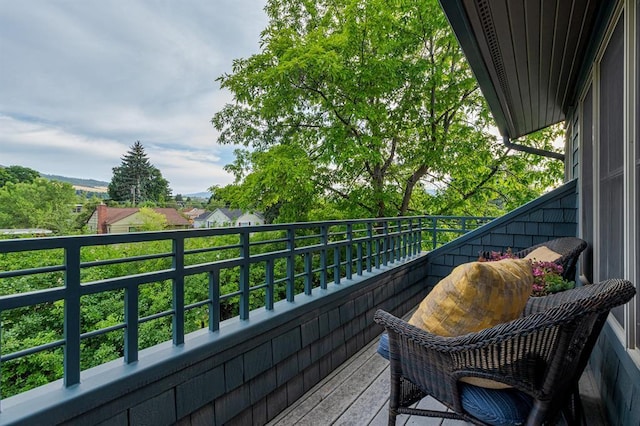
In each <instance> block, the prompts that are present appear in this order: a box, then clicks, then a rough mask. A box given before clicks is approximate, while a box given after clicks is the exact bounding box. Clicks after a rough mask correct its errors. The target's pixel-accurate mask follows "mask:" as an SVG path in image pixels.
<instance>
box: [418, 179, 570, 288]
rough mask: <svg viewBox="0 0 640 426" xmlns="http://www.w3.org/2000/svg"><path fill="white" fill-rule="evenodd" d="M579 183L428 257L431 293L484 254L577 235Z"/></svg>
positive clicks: (564, 188)
mask: <svg viewBox="0 0 640 426" xmlns="http://www.w3.org/2000/svg"><path fill="white" fill-rule="evenodd" d="M577 229H578V225H577V196H576V180H572V181H569V182H567V183H565V184H564V185H562V186H561V187H559V188H556V189H555V190H553V191H551V192H549V193H547V194H545V195H543V196H542V197H540V198H537V199H535V200H533V201H531V202H529V203H527V204H525V205H524V206H522V207H520V208H518V209H516V210H514V211H512V212H510V213H509V214H507V215H505V216H501V217H499V218H498V219H495V220H493V221H492V222H490V223H488V224H487V225H485V226H482V227H480V228H478V229H476V230H474V231H472V232H469V233H467V234H465V235H463V236H462V237H460V238H458V239H456V240H455V241H453V242H451V243H449V244H446V245H444V246H442V247H440V248H438V249H436V250H434V251H432V252H430V253H429V254H428V255H427V259H428V262H427V284H428V289H430V288H432V287H433V285H435V284H436V283H438V281H440V280H441V279H442V278H444V277H445V276H447V275H448V274H449V273H450V272H451V270H452V269H453V268H454V267H455V266H457V265H460V264H462V263H466V262H472V261H474V260H477V259H478V254H479V253H480V252H481V251H486V250H496V251H503V250H505V249H507V248H511V249H512V250H513V251H518V250H522V249H525V248H527V247H531V246H532V245H535V244H538V243H542V242H545V241H548V240H552V239H554V238H558V237H575V236H576V235H577V234H576V233H577Z"/></svg>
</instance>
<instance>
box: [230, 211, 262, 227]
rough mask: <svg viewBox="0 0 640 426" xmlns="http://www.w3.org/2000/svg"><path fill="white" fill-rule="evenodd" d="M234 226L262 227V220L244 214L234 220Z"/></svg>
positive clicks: (249, 214) (251, 214)
mask: <svg viewBox="0 0 640 426" xmlns="http://www.w3.org/2000/svg"><path fill="white" fill-rule="evenodd" d="M236 224H237V225H240V224H244V225H245V226H249V225H251V226H253V225H264V219H262V218H260V217H258V216H256V215H255V214H253V213H245V214H243V215H242V216H240V217H239V218H238V220H236Z"/></svg>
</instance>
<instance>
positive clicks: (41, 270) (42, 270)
mask: <svg viewBox="0 0 640 426" xmlns="http://www.w3.org/2000/svg"><path fill="white" fill-rule="evenodd" d="M65 269H66V268H65V266H64V265H55V266H40V267H38V268H30V269H16V270H13V271H4V272H0V278H13V277H21V276H27V275H36V274H46V273H50V272H60V271H64V270H65Z"/></svg>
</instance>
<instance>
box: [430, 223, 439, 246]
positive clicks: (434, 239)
mask: <svg viewBox="0 0 640 426" xmlns="http://www.w3.org/2000/svg"><path fill="white" fill-rule="evenodd" d="M431 240H432V242H431V250H435V249H436V247H437V246H438V219H437V218H435V217H432V218H431Z"/></svg>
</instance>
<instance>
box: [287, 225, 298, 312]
mask: <svg viewBox="0 0 640 426" xmlns="http://www.w3.org/2000/svg"><path fill="white" fill-rule="evenodd" d="M287 250H289V255H288V256H287V302H293V301H294V299H295V283H296V259H295V250H296V235H295V232H294V229H293V228H289V229H287Z"/></svg>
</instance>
